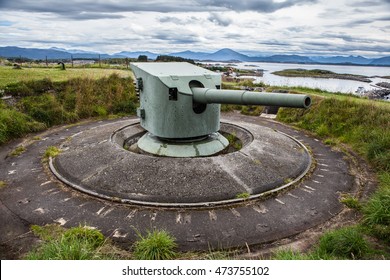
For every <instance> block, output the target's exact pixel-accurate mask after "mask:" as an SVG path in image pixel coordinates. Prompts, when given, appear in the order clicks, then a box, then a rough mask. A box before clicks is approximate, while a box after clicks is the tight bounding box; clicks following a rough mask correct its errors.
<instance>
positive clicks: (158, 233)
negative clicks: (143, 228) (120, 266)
mask: <svg viewBox="0 0 390 280" xmlns="http://www.w3.org/2000/svg"><path fill="white" fill-rule="evenodd" d="M176 247H177V245H176V242H175V239H174V238H173V237H172V236H171V235H170V234H169V233H168V232H167V231H165V230H153V231H147V233H146V235H145V236H143V235H141V234H140V233H138V241H136V242H135V244H134V248H133V254H134V257H135V259H137V260H171V259H174V258H175V257H176V256H177V253H176V252H175V249H176Z"/></svg>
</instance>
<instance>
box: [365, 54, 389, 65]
mask: <svg viewBox="0 0 390 280" xmlns="http://www.w3.org/2000/svg"><path fill="white" fill-rule="evenodd" d="M370 65H387V66H389V65H390V56H385V57H381V58H377V59H374V60H372V61H371V63H370Z"/></svg>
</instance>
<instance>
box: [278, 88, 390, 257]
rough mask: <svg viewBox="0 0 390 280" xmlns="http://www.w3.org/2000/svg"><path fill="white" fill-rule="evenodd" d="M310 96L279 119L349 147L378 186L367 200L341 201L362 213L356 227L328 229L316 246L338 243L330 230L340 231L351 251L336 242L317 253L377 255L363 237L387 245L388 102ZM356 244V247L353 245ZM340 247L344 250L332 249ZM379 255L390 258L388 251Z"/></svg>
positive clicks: (389, 226)
mask: <svg viewBox="0 0 390 280" xmlns="http://www.w3.org/2000/svg"><path fill="white" fill-rule="evenodd" d="M295 91H297V92H301V91H299V90H297V89H295ZM312 99H313V105H312V107H311V108H310V109H308V110H300V109H298V110H297V109H281V110H280V111H279V114H278V120H280V121H283V122H286V123H289V124H292V125H295V126H297V127H300V128H303V129H305V130H308V131H311V132H312V133H314V134H315V135H317V136H318V137H321V138H322V139H324V142H325V143H328V144H331V145H340V144H343V145H347V146H349V147H351V148H352V149H353V150H354V151H355V152H357V153H358V154H360V155H361V156H362V157H363V158H365V159H366V160H367V161H368V162H369V163H370V165H371V166H372V167H374V169H375V170H376V173H377V175H378V179H379V189H378V190H377V191H376V193H375V194H374V195H373V196H372V197H371V198H370V199H369V200H368V201H363V202H362V201H359V200H357V199H356V198H354V197H348V196H346V197H343V198H342V199H341V202H343V203H344V204H345V205H346V206H347V207H349V208H352V209H355V210H356V211H360V212H361V213H362V215H363V221H362V222H361V223H360V224H359V226H358V227H355V228H353V229H351V228H347V229H345V228H344V229H340V230H337V231H335V232H334V233H332V232H331V233H327V234H325V235H324V236H323V238H322V239H321V240H320V247H321V246H326V245H324V244H327V243H329V242H336V241H337V242H338V240H339V239H337V238H338V237H337V238H333V237H332V236H333V235H332V234H340V239H342V240H343V241H345V242H346V243H348V242H350V243H351V244H350V246H351V247H350V251H348V250H344V249H342V248H341V247H340V244H338V245H337V246H336V245H335V247H334V248H333V249H324V248H323V247H321V248H322V249H321V250H322V251H321V252H322V253H324V252H325V253H326V254H331V255H337V258H376V256H377V254H376V255H375V253H372V247H373V246H371V247H370V245H369V244H368V243H367V242H365V241H363V239H364V240H365V239H366V238H364V235H367V237H368V236H373V237H376V238H378V242H379V244H387V245H385V246H388V244H390V104H389V103H386V102H379V101H371V100H367V99H362V98H356V97H351V96H345V95H343V96H342V95H327V94H326V93H320V94H315V95H314V94H313V95H312ZM337 242H336V243H337ZM354 244H358V245H357V246H358V248H359V249H354V248H352V245H354ZM367 246H368V249H367ZM339 247H340V250H343V252H341V251H337V250H336V249H337V248H339ZM380 254H382V255H384V256H385V257H386V258H388V257H389V255H388V252H384V253H380ZM304 257H308V256H304Z"/></svg>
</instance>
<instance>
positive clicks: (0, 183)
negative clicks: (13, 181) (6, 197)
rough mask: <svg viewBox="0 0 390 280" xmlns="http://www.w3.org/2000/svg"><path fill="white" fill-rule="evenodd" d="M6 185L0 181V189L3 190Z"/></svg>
mask: <svg viewBox="0 0 390 280" xmlns="http://www.w3.org/2000/svg"><path fill="white" fill-rule="evenodd" d="M6 185H7V183H6V182H4V181H0V189H2V188H4V187H5V186H6Z"/></svg>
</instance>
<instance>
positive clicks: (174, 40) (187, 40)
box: [150, 30, 199, 44]
mask: <svg viewBox="0 0 390 280" xmlns="http://www.w3.org/2000/svg"><path fill="white" fill-rule="evenodd" d="M150 37H151V39H152V40H157V41H164V42H165V43H168V44H194V43H198V42H199V39H198V37H197V36H196V35H194V34H180V33H176V32H170V31H167V30H162V31H158V32H155V34H151V36H150Z"/></svg>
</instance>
